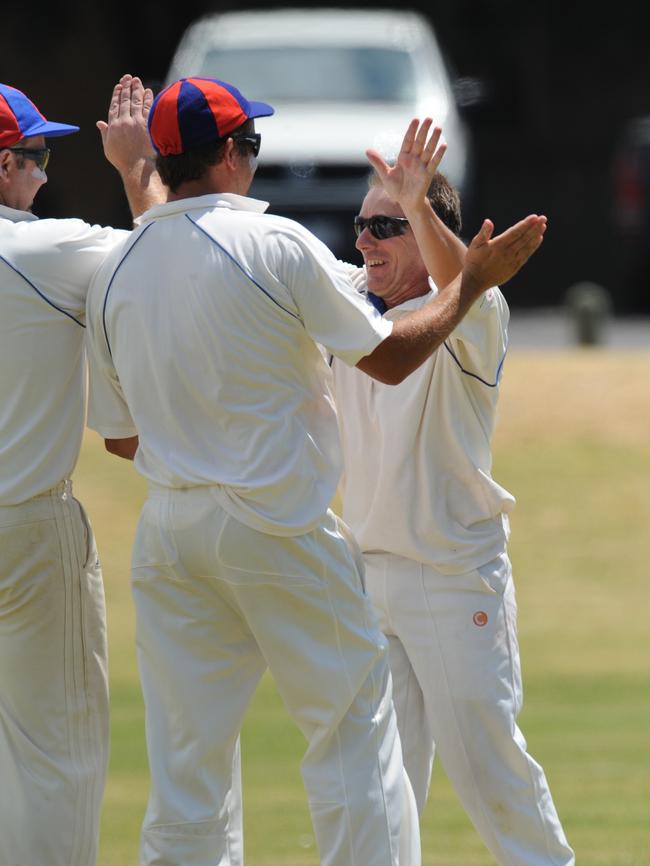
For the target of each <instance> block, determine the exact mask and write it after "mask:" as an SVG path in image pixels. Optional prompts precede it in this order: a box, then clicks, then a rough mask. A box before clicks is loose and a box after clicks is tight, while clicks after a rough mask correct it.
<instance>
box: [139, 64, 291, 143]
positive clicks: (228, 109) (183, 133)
mask: <svg viewBox="0 0 650 866" xmlns="http://www.w3.org/2000/svg"><path fill="white" fill-rule="evenodd" d="M273 111H274V110H273V108H272V107H271V106H270V105H267V104H266V102H249V101H248V100H247V99H246V97H245V96H242V94H241V93H240V92H239V90H237V88H236V87H233V86H232V84H228V83H227V82H225V81H219V80H218V79H216V78H181V79H179V80H178V81H175V82H174V83H173V84H170V85H169V87H166V88H165V89H164V90H162V91H161V92H160V93H159V94H158V96H156V98H155V99H154V101H153V105H152V106H151V111H150V112H149V121H148V123H149V135H150V137H151V143H152V144H153V146H154V148H155V150H156V151H157V152H158V153H159V154H160V155H161V156H176V155H178V154H181V153H186V152H187V151H188V150H193V149H194V148H196V147H201V146H202V145H204V144H209V143H210V142H211V141H216V140H217V139H219V138H226V137H227V136H228V135H229V134H230V133H231V132H232V131H233V130H235V129H237V127H239V126H241V125H242V123H246V121H247V120H251V119H252V118H254V117H268V116H269V115H271V114H273Z"/></svg>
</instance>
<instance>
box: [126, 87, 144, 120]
mask: <svg viewBox="0 0 650 866" xmlns="http://www.w3.org/2000/svg"><path fill="white" fill-rule="evenodd" d="M143 93H144V87H143V86H142V81H141V80H140V79H139V78H137V77H136V78H134V79H133V80H132V81H131V100H130V102H129V110H130V112H131V117H142V95H143Z"/></svg>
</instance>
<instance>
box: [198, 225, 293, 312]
mask: <svg viewBox="0 0 650 866" xmlns="http://www.w3.org/2000/svg"><path fill="white" fill-rule="evenodd" d="M185 217H186V218H187V219H188V220H189V221H190V222H191V223H192V225H193V226H195V227H196V228H197V229H198V230H199V231H200V232H202V233H203V234H204V235H205V236H206V238H208V240H210V241H212V243H213V244H214V245H215V246H216V247H217V249H219V250H221V252H222V253H223V254H224V255H225V256H227V257H228V258H229V259H230V261H231V262H232V263H233V264H234V265H235V266H236V267H238V268H239V270H240V271H241V272H242V274H243V275H244V276H245V277H246V278H247V279H249V280H250V281H251V283H253V285H254V286H257V288H258V289H259V290H260V292H262V293H263V294H265V295H266V297H267V298H268V299H269V300H270V301H273V303H274V304H275V305H276V307H279V308H280V309H281V310H283V311H284V312H285V313H288V315H290V316H292V317H293V318H294V319H297V320H298V321H299V322H300V321H302V320H301V318H300V316H297V315H296V314H295V313H292V312H291V310H287V309H286V307H283V306H282V304H281V303H280V302H279V301H277V300H276V299H275V298H274V297H273V295H272V294H271V293H270V292H268V291H267V290H266V289H265V288H264V286H261V285H260V284H259V283H258V282H257V281H256V280H254V279H253V277H252V275H251V274H249V273H248V272H247V271H246V270H245V269H244V267H243V266H242V265H241V264H240V263H239V262H238V261H237V259H236V258H235V257H234V256H233V255H231V253H229V252H228V250H227V249H225V247H222V246H221V244H220V243H219V242H218V241H217V240H216V239H215V238H213V237H212V235H211V234H209V232H206V230H205V229H204V228H203V226H200V225H199V224H198V223H197V222H196V220H193V219H192V218H191V217H190V216H189V214H185Z"/></svg>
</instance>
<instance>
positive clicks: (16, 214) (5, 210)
mask: <svg viewBox="0 0 650 866" xmlns="http://www.w3.org/2000/svg"><path fill="white" fill-rule="evenodd" d="M0 219H3V220H11V222H12V223H20V222H32V221H33V220H37V219H38V217H37V216H36V214H33V213H32V212H31V211H28V210H18V209H17V208H15V207H7V206H6V205H4V204H0Z"/></svg>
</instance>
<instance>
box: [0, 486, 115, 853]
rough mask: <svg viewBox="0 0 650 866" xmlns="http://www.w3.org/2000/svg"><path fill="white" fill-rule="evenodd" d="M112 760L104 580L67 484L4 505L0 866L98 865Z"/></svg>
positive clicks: (0, 541) (0, 512) (0, 519)
mask: <svg viewBox="0 0 650 866" xmlns="http://www.w3.org/2000/svg"><path fill="white" fill-rule="evenodd" d="M107 760H108V679H107V653H106V617H105V608H104V589H103V585H102V576H101V571H100V567H99V561H98V559H97V550H96V548H95V541H94V538H93V534H92V530H91V528H90V525H89V523H88V520H87V518H86V516H85V514H84V512H83V509H82V507H81V505H80V504H79V503H78V502H77V500H76V499H74V498H73V496H72V491H71V484H70V482H63V483H62V484H60V485H59V486H58V487H57V488H56V489H55V490H53V491H50V493H48V494H44V495H43V496H39V497H36V498H34V499H32V500H29V501H28V502H25V503H23V504H21V505H16V506H9V507H2V508H0V866H94V863H95V861H96V858H97V840H98V834H99V811H100V805H101V799H102V795H103V791H104V783H105V780H106V765H107Z"/></svg>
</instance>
